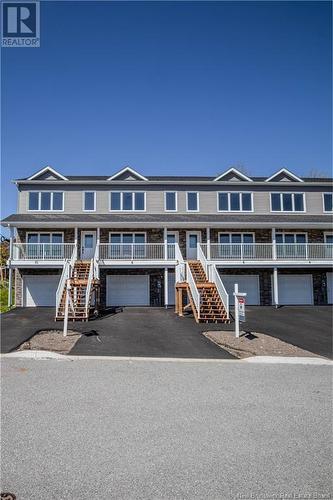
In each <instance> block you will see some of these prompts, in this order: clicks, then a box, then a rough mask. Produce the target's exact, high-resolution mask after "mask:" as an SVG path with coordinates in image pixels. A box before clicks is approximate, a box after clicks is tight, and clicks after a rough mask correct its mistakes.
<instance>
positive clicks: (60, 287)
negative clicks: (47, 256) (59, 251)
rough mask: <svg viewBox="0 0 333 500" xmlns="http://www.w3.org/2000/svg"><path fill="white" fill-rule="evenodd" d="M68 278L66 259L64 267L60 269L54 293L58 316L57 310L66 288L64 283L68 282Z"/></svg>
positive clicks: (68, 270)
mask: <svg viewBox="0 0 333 500" xmlns="http://www.w3.org/2000/svg"><path fill="white" fill-rule="evenodd" d="M69 277H70V260H69V259H66V260H65V263H64V267H63V268H62V273H61V276H60V280H59V283H58V288H57V291H56V314H58V309H59V306H60V302H61V298H62V295H63V292H64V289H65V286H66V281H67V280H68V278H69Z"/></svg>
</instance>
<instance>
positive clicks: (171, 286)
mask: <svg viewBox="0 0 333 500" xmlns="http://www.w3.org/2000/svg"><path fill="white" fill-rule="evenodd" d="M168 305H169V306H174V305H175V273H169V274H168Z"/></svg>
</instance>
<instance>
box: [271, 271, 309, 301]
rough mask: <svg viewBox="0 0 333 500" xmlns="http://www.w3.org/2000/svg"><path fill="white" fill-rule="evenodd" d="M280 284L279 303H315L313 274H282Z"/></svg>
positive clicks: (279, 279) (279, 278)
mask: <svg viewBox="0 0 333 500" xmlns="http://www.w3.org/2000/svg"><path fill="white" fill-rule="evenodd" d="M278 285H279V304H281V305H288V304H290V305H297V304H300V305H301V304H313V293H312V289H313V285H312V275H311V274H285V275H283V274H280V275H279V276H278Z"/></svg>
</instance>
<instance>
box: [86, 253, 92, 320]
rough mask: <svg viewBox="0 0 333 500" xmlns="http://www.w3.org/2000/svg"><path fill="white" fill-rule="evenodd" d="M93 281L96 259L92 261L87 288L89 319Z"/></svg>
mask: <svg viewBox="0 0 333 500" xmlns="http://www.w3.org/2000/svg"><path fill="white" fill-rule="evenodd" d="M93 279H94V259H91V261H90V267H89V275H88V282H87V288H86V302H85V308H86V315H87V317H88V315H89V302H90V293H91V285H92V282H93Z"/></svg>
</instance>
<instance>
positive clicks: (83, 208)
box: [82, 191, 96, 212]
mask: <svg viewBox="0 0 333 500" xmlns="http://www.w3.org/2000/svg"><path fill="white" fill-rule="evenodd" d="M86 193H93V195H94V208H93V209H86V208H85V201H86V200H85V197H86ZM82 211H83V212H96V191H83V192H82Z"/></svg>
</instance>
